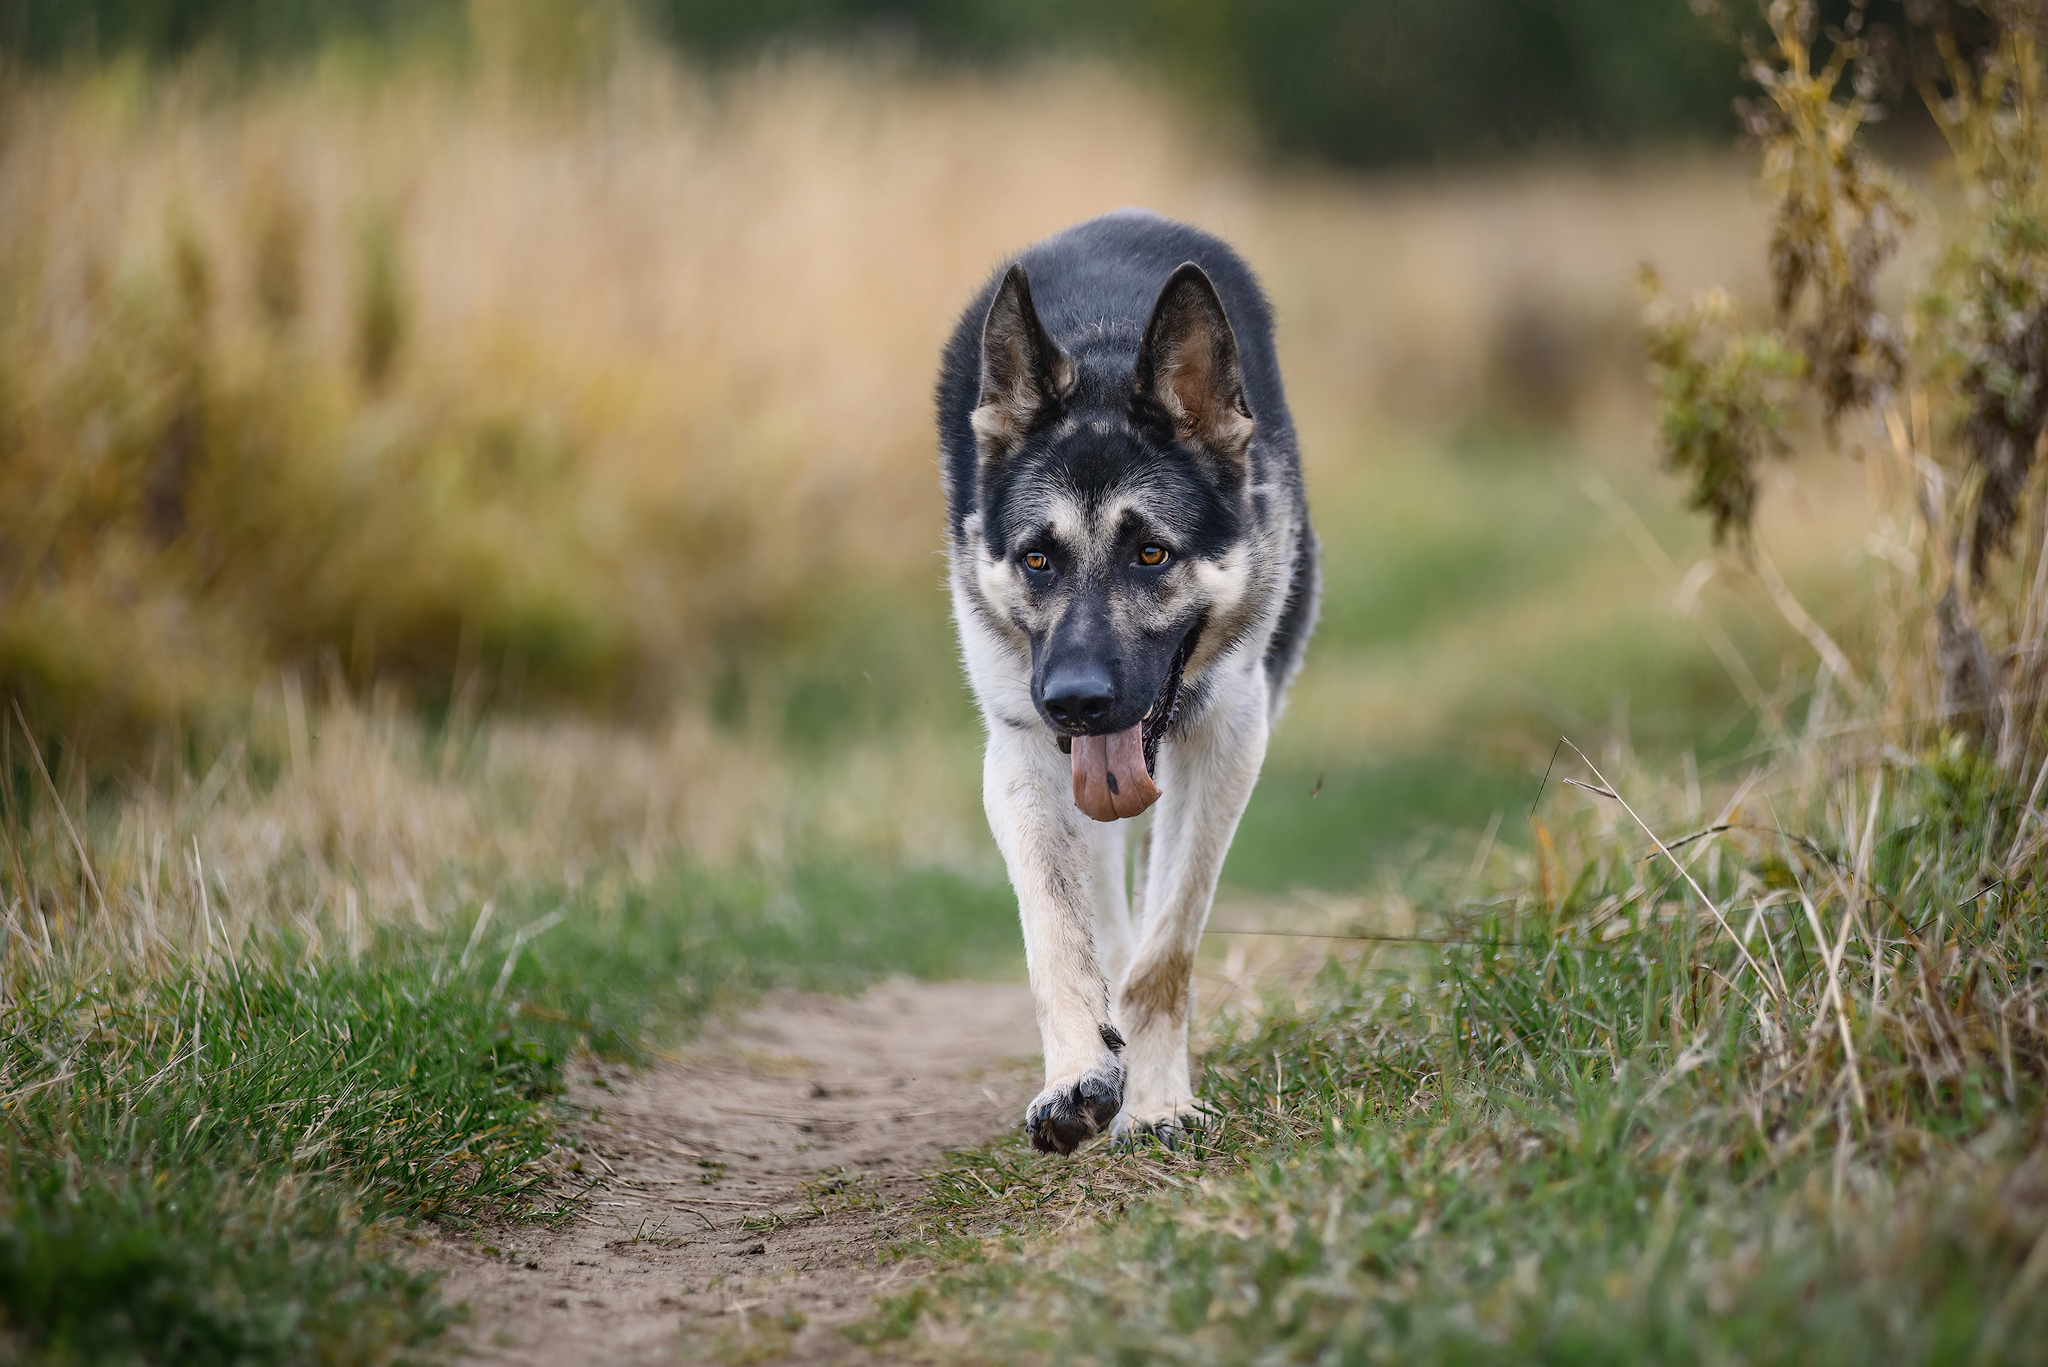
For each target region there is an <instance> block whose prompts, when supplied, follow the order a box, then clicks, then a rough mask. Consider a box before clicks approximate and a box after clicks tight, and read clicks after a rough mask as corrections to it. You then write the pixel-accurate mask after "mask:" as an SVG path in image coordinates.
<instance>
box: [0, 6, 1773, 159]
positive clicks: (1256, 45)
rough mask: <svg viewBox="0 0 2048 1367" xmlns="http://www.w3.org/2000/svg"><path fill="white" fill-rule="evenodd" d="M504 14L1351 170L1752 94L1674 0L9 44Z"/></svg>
mask: <svg viewBox="0 0 2048 1367" xmlns="http://www.w3.org/2000/svg"><path fill="white" fill-rule="evenodd" d="M506 11H518V12H519V13H517V14H516V15H511V16H509V17H510V18H511V19H512V20H513V22H516V23H517V24H518V25H519V26H520V27H521V28H522V29H523V30H524V32H525V34H526V41H527V44H528V46H529V48H530V56H531V57H532V58H533V59H534V61H535V62H536V63H537V64H539V65H543V66H549V67H553V68H555V70H556V74H561V73H562V72H565V71H570V70H573V69H575V68H576V67H577V66H578V65H579V63H580V62H583V61H587V59H588V50H589V49H590V47H591V46H592V45H593V44H599V43H602V42H603V41H605V40H606V38H607V36H608V35H609V34H611V33H613V32H615V31H616V30H617V28H618V27H619V26H620V25H621V24H622V23H632V24H633V25H634V26H635V27H636V28H637V29H638V30H639V31H642V32H647V33H652V34H658V35H659V36H660V37H662V38H663V39H666V40H667V41H668V42H670V43H672V44H673V45H675V47H676V48H677V49H679V50H680V51H682V52H683V53H685V54H688V55H689V56H691V57H693V58H696V59H700V60H705V61H709V62H730V61H732V60H734V59H745V58H751V57H753V56H755V55H757V54H759V53H760V52H762V51H764V50H772V49H777V48H783V49H786V48H789V47H791V46H826V45H829V46H846V45H848V44H853V45H860V46H865V47H868V48H870V49H875V50H881V51H893V52H896V53H899V54H905V55H912V56H915V57H918V58H923V59H929V60H932V61H937V62H949V61H968V62H972V63H976V64H981V65H1002V64H1014V63H1015V62H1017V61H1018V60H1020V59H1030V58H1043V57H1047V56H1053V57H1060V56H1073V55H1076V54H1088V55H1095V56H1107V57H1109V58H1111V59H1113V60H1115V61H1117V62H1119V63H1120V64H1124V65H1127V66H1129V67H1132V68H1134V69H1136V70H1139V71H1141V72H1144V73H1146V74H1148V75H1150V76H1151V77H1154V78H1156V79H1159V80H1162V81H1163V82H1164V83H1165V84H1166V85H1168V86H1169V87H1170V88H1173V89H1175V90H1177V91H1179V92H1181V93H1182V94H1183V95H1184V96H1186V97H1187V98H1188V100H1189V102H1190V103H1193V104H1199V105H1201V106H1203V107H1205V108H1208V109H1210V110H1212V111H1222V112H1225V113H1226V117H1227V118H1228V119H1229V120H1231V121H1234V122H1241V123H1242V124H1244V125H1246V126H1248V127H1249V128H1250V129H1251V130H1252V131H1253V132H1254V133H1255V134H1256V135H1257V136H1258V137H1259V138H1260V139H1261V140H1263V141H1264V142H1265V143H1266V144H1267V145H1269V146H1271V147H1273V148H1275V149H1277V150H1280V151H1282V152H1284V153H1287V154H1290V155H1300V156H1308V157H1314V158H1318V159H1323V160H1328V161H1332V162H1336V163H1338V164H1342V165H1348V166H1386V165H1401V164H1412V163H1418V162H1420V163H1430V162H1440V161H1445V160H1455V159H1463V158H1469V157H1471V156H1474V155H1488V154H1494V155H1498V154H1501V153H1507V152H1516V151H1522V150H1526V149H1528V148H1531V147H1542V146H1554V145H1567V146H1587V145H1590V146H1600V147H1610V148H1611V147H1627V146H1644V145H1656V144H1659V143H1664V142H1669V141H1671V140H1673V139H1683V138H1695V139H1698V138H1706V139H1725V138H1726V137H1727V136H1728V135H1730V134H1731V133H1732V132H1733V131H1734V127H1735V124H1734V116H1733V114H1732V112H1731V108H1730V101H1731V99H1732V98H1733V97H1734V96H1735V95H1737V94H1738V93H1739V63H1738V61H1737V56H1736V53H1735V52H1734V51H1733V50H1732V49H1731V48H1730V47H1729V45H1728V44H1726V43H1725V42H1723V41H1720V40H1719V39H1718V38H1717V36H1716V34H1715V33H1714V32H1713V30H1712V28H1711V27H1710V26H1709V25H1708V24H1707V23H1706V22H1705V21H1704V20H1702V19H1701V18H1700V16H1698V15H1696V14H1695V13H1693V12H1692V11H1691V10H1690V9H1688V8H1687V7H1686V5H1685V4H1683V3H1680V2H1679V0H1375V2H1374V3H1359V2H1358V0H1279V2H1278V3H1274V2H1273V0H1114V2H1113V3H1090V2H1089V0H1044V2H1043V3H1032V4H1023V3H1018V2H1017V0H761V3H745V4H742V3H734V2H733V0H593V3H589V4H568V3H556V2H555V0H417V2H416V3H409V4H400V3H395V2H394V0H333V2H332V3H315V0H292V2H290V3H270V2H268V0H6V3H4V4H0V43H4V44H5V45H6V47H7V48H8V49H9V50H11V51H12V52H14V53H16V54H18V55H19V56H20V57H21V58H23V59H25V60H26V61H28V62H30V63H33V64H36V65H39V66H45V67H47V66H50V65H57V64H63V63H66V62H74V61H80V60H86V61H91V60H104V59H106V58H108V57H113V56H120V55H128V54H137V55H141V56H145V57H148V58H150V59H164V58H172V59H175V58H179V57H183V56H187V55H190V54H192V53H194V52H198V51H204V50H207V49H209V48H211V49H216V50H218V51H220V52H221V53H223V54H224V55H227V56H231V57H232V58H234V59H236V60H238V61H243V62H264V61H274V60H278V59H286V58H293V57H298V56H302V55H304V54H306V53H308V52H313V51H317V50H319V49H321V48H323V47H328V46H331V45H334V44H337V43H348V44H356V45H366V44H367V45H386V46H390V45H400V46H406V45H409V46H413V47H432V48H439V49H440V50H441V51H442V52H443V53H444V54H446V55H448V56H451V57H457V58H458V59H459V58H460V57H461V55H462V54H465V53H468V52H470V51H472V50H473V49H474V47H475V46H476V44H477V41H478V39H479V36H480V35H486V34H488V33H490V32H491V31H493V30H502V29H503V28H504V27H505V26H506V24H507V20H508V15H507V13H506ZM485 41H488V40H487V39H486V40H485Z"/></svg>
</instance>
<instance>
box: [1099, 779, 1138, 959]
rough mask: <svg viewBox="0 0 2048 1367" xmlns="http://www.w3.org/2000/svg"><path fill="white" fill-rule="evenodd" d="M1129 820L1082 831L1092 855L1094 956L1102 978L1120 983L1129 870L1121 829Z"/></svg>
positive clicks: (1127, 948)
mask: <svg viewBox="0 0 2048 1367" xmlns="http://www.w3.org/2000/svg"><path fill="white" fill-rule="evenodd" d="M1142 819H1143V818H1133V819H1132V820H1130V821H1090V822H1089V823H1088V829H1087V831H1086V834H1087V837H1088V843H1089V845H1090V847H1091V848H1092V849H1093V851H1094V855H1095V953H1096V956H1097V957H1098V958H1099V959H1101V961H1102V973H1103V976H1104V977H1105V978H1106V979H1107V980H1108V981H1110V982H1113V983H1114V982H1121V981H1122V980H1123V976H1124V969H1125V968H1127V967H1129V966H1130V962H1131V897H1130V869H1129V867H1128V866H1127V864H1126V861H1125V850H1124V827H1126V826H1129V825H1132V824H1134V823H1135V822H1136V821H1138V820H1142Z"/></svg>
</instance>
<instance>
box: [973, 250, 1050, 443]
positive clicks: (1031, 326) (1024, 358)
mask: <svg viewBox="0 0 2048 1367" xmlns="http://www.w3.org/2000/svg"><path fill="white" fill-rule="evenodd" d="M1073 387H1074V366H1073V363H1072V362H1071V361H1069V360H1068V359H1067V357H1066V353H1064V352H1062V351H1061V350H1060V349H1059V345H1058V344H1057V343H1056V342H1054V341H1053V339H1052V338H1051V337H1049V336H1047V335H1046V331H1045V325H1044V324H1043V323H1041V322H1039V321H1038V310H1037V309H1036V308H1034V307H1032V304H1031V282H1030V280H1028V279H1027V278H1026V277H1025V275H1024V268H1023V267H1022V266H1012V267H1010V270H1009V273H1008V274H1007V275H1005V276H1004V277H1003V283H1002V286H1001V287H1000V288H999V289H997V290H996V297H995V300H994V302H993V303H991V304H990V305H989V306H988V320H987V321H986V322H984V323H983V324H982V325H981V398H980V400H979V401H978V402H976V404H975V405H974V415H973V419H972V421H973V423H974V435H975V437H976V438H977V440H978V443H979V445H980V447H981V457H982V460H983V461H984V462H986V461H988V460H991V459H1000V458H1001V457H1003V456H1006V455H1008V454H1010V453H1011V452H1012V451H1015V450H1016V449H1017V447H1018V446H1019V445H1020V444H1021V443H1022V442H1023V440H1024V435H1025V433H1027V432H1029V431H1030V430H1031V429H1032V428H1034V427H1037V426H1038V425H1039V424H1040V423H1042V422H1044V421H1045V420H1046V419H1047V418H1049V417H1051V416H1052V414H1053V412H1054V411H1055V410H1057V409H1058V407H1059V403H1060V400H1061V399H1063V398H1065V397H1066V395H1067V393H1068V392H1069V391H1070V390H1072V389H1073Z"/></svg>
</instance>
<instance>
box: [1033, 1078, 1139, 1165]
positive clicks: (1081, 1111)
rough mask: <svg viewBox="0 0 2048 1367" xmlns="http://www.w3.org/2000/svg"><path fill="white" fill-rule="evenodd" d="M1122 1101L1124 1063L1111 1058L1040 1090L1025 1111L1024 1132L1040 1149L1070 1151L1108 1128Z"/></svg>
mask: <svg viewBox="0 0 2048 1367" xmlns="http://www.w3.org/2000/svg"><path fill="white" fill-rule="evenodd" d="M1123 1105H1124V1070H1123V1065H1122V1064H1120V1063H1118V1062H1116V1061H1115V1060H1114V1059H1111V1060H1110V1061H1109V1062H1108V1063H1106V1064H1098V1065H1097V1066H1096V1067H1093V1068H1090V1069H1089V1070H1088V1071H1087V1072H1085V1073H1083V1074H1081V1075H1080V1076H1079V1077H1076V1078H1070V1079H1068V1080H1067V1081H1064V1082H1057V1083H1054V1084H1053V1085H1052V1086H1050V1087H1047V1088H1046V1089H1045V1090H1044V1091H1042V1092H1040V1093H1039V1094H1038V1096H1037V1098H1036V1099H1034V1100H1033V1101H1032V1103H1031V1105H1030V1107H1029V1108H1028V1109H1026V1110H1025V1112H1024V1132H1025V1133H1026V1134H1028V1135H1030V1136H1031V1147H1032V1148H1034V1149H1037V1150H1038V1151H1039V1152H1041V1153H1072V1152H1073V1151H1074V1150H1075V1149H1078V1148H1080V1147H1081V1145H1083V1144H1085V1143H1087V1142H1088V1141H1089V1140H1090V1139H1093V1138H1094V1137H1095V1136H1096V1135H1098V1134H1101V1133H1102V1132H1103V1131H1104V1130H1106V1129H1108V1128H1109V1124H1110V1122H1111V1121H1112V1120H1114V1119H1115V1118H1116V1115H1117V1112H1119V1111H1121V1110H1122V1109H1123Z"/></svg>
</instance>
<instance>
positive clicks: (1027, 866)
mask: <svg viewBox="0 0 2048 1367" xmlns="http://www.w3.org/2000/svg"><path fill="white" fill-rule="evenodd" d="M1072 773H1073V771H1072V767H1071V765H1070V763H1069V761H1068V760H1067V757H1066V756H1064V755H1062V754H1061V753H1060V752H1059V749H1058V747H1056V746H1055V745H1054V744H1053V740H1052V737H1051V735H1050V734H1048V733H1046V732H1045V731H1042V730H1032V731H1025V730H1020V729H1017V728H1015V727H1010V726H1005V725H1000V724H998V725H995V726H993V727H991V729H990V733H989V741H988V752H987V756H986V760H985V763H984V767H983V771H982V802H983V805H984V806H986V807H987V809H988V824H989V829H990V830H991V831H993V832H994V833H995V838H996V844H997V846H998V847H1000V848H1001V850H1002V852H1003V860H1004V862H1005V863H1006V864H1008V866H1009V871H1010V884H1011V886H1012V887H1013V888H1015V889H1016V892H1017V909H1018V912H1019V915H1020V916H1021V918H1022V920H1023V923H1024V957H1025V962H1026V963H1027V965H1028V966H1029V968H1030V971H1031V992H1032V996H1033V997H1034V998H1035V999H1036V1001H1037V1005H1038V1033H1039V1038H1040V1040H1041V1042H1042V1043H1043V1045H1044V1048H1045V1090H1044V1091H1042V1092H1040V1093H1039V1094H1038V1097H1037V1098H1036V1099H1035V1100H1033V1101H1032V1103H1031V1106H1030V1108H1029V1109H1028V1110H1027V1111H1026V1112H1025V1116H1024V1124H1025V1128H1026V1129H1027V1130H1028V1131H1029V1132H1030V1135H1031V1142H1032V1144H1033V1146H1034V1147H1036V1148H1040V1149H1044V1150H1047V1151H1050V1152H1054V1153H1071V1152H1073V1151H1074V1149H1075V1148H1077V1147H1078V1146H1079V1145H1080V1144H1082V1143H1083V1142H1084V1141H1086V1140H1088V1139H1090V1138H1092V1137H1093V1136H1095V1135H1097V1134H1100V1133H1102V1132H1103V1131H1104V1130H1106V1129H1107V1128H1108V1127H1109V1124H1110V1121H1111V1120H1112V1119H1113V1118H1114V1117H1115V1116H1116V1113H1117V1111H1118V1110H1119V1109H1120V1108H1121V1107H1122V1104H1123V1066H1122V1064H1121V1063H1119V1062H1118V1059H1117V1055H1116V1049H1117V1047H1118V1046H1120V1045H1121V1043H1122V1041H1121V1040H1119V1039H1118V1038H1117V1036H1116V1031H1115V1029H1114V1028H1113V1027H1112V1026H1111V1024H1110V1016H1109V984H1108V981H1107V979H1106V978H1105V977H1104V976H1103V972H1102V968H1101V965H1100V963H1099V962H1098V960H1097V958H1096V953H1095V930H1096V919H1097V914H1098V913H1097V892H1098V886H1099V884H1100V882H1101V876H1100V875H1101V867H1100V866H1101V864H1102V862H1103V859H1102V851H1101V849H1100V844H1099V841H1098V839H1097V838H1096V837H1094V836H1093V835H1092V833H1091V832H1090V831H1089V830H1088V828H1089V827H1092V826H1094V825H1095V824H1096V823H1094V822H1091V821H1089V820H1088V818H1087V817H1085V816H1083V815H1081V813H1080V812H1079V811H1077V810H1076V809H1075V807H1074V799H1073V776H1072ZM1118 848H1119V849H1120V848H1121V841H1119V842H1118Z"/></svg>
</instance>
